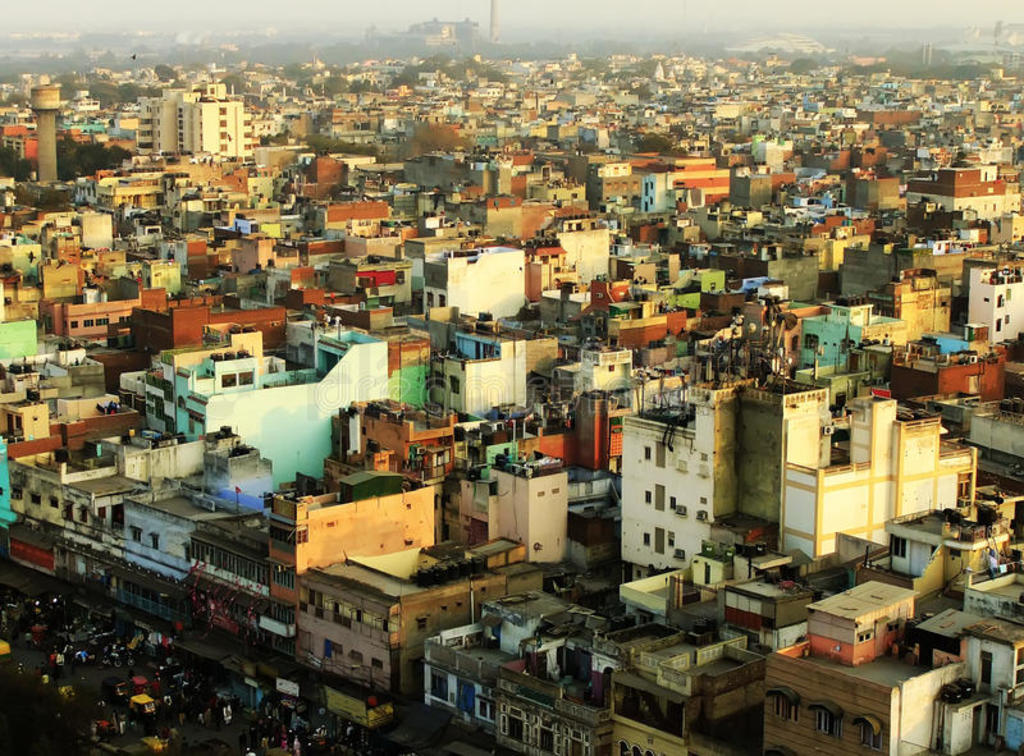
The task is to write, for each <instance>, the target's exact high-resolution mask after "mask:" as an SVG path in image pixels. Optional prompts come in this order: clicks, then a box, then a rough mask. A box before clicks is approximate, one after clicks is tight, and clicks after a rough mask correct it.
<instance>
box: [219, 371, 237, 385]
mask: <svg viewBox="0 0 1024 756" xmlns="http://www.w3.org/2000/svg"><path fill="white" fill-rule="evenodd" d="M220 385H221V386H222V387H223V388H234V387H235V386H237V385H238V376H237V375H235V374H234V373H225V374H224V375H222V376H221V377H220Z"/></svg>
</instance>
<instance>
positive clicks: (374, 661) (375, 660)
mask: <svg viewBox="0 0 1024 756" xmlns="http://www.w3.org/2000/svg"><path fill="white" fill-rule="evenodd" d="M370 666H371V667H373V668H374V669H384V662H382V661H381V660H380V659H378V658H376V657H374V658H373V659H370Z"/></svg>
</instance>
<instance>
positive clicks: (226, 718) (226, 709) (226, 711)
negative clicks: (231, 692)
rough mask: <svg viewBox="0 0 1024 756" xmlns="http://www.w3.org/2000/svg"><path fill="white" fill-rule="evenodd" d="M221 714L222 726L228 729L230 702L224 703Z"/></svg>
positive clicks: (230, 712)
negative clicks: (222, 718)
mask: <svg viewBox="0 0 1024 756" xmlns="http://www.w3.org/2000/svg"><path fill="white" fill-rule="evenodd" d="M221 714H222V715H223V717H224V726H225V727H230V726H231V714H232V711H231V702H230V701H228V702H225V704H224V708H223V709H222V710H221Z"/></svg>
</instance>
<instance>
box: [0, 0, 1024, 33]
mask: <svg viewBox="0 0 1024 756" xmlns="http://www.w3.org/2000/svg"><path fill="white" fill-rule="evenodd" d="M108 7H110V9H111V12H107V8H108ZM299 8H300V11H299V12H295V11H292V10H291V9H287V10H286V11H282V8H281V6H277V5H276V4H275V5H270V4H263V3H251V2H243V1H242V0H221V2H219V3H210V2H200V1H199V0H179V2H178V3H175V4H173V5H170V6H163V7H160V6H157V7H152V6H151V7H147V8H146V10H145V12H143V13H132V12H124V6H123V5H121V6H115V5H114V4H113V3H109V2H103V0H100V2H96V3H92V4H89V5H88V6H86V4H85V3H82V2H81V0H74V1H72V0H39V1H38V2H36V3H31V4H28V3H22V4H16V5H14V6H11V7H9V8H8V9H7V10H6V11H5V13H4V22H5V23H4V30H5V31H6V32H7V33H12V32H14V33H17V32H50V33H55V32H69V33H72V32H76V31H81V32H98V31H110V32H131V31H154V32H160V31H166V32H191V33H204V34H212V33H216V32H217V31H218V30H223V31H228V30H257V29H269V28H273V29H277V30H279V31H281V32H294V31H314V30H319V31H320V32H321V33H325V36H332V37H337V36H358V35H361V34H362V33H364V32H365V30H366V29H367V28H368V27H370V26H376V27H378V28H380V29H386V30H395V29H403V28H405V27H406V26H408V25H409V24H411V23H416V22H419V21H426V20H430V19H432V18H435V17H436V18H439V19H443V20H461V19H464V18H470V19H472V20H474V21H476V22H478V23H479V24H480V26H481V29H483V30H486V28H487V25H488V22H489V17H490V0H435V1H434V2H430V3H420V2H413V1H412V0H385V2H382V3H376V4H373V5H369V6H367V5H364V4H355V5H353V6H349V5H348V4H347V3H342V4H339V3H337V2H329V1H328V0H308V2H306V3H303V4H301V5H300V6H299ZM289 11H290V12H289ZM841 13H842V18H841V20H837V19H836V17H835V16H834V15H832V14H831V13H830V12H823V11H818V10H817V9H814V8H813V7H812V6H809V5H808V4H806V3H802V2H797V1H796V0H776V2H774V3H772V4H765V3H763V2H754V1H753V0H737V1H736V2H733V3H727V4H722V3H720V4H709V3H703V2H697V1H696V0H676V1H675V2H666V1H665V0H636V1H635V2H633V3H631V4H630V5H629V6H628V13H624V12H623V9H622V6H619V5H618V4H617V3H616V4H611V3H601V4H594V3H591V2H583V1H582V0H565V1H564V2H561V3H550V2H546V1H545V0H499V18H500V26H501V30H502V32H503V34H508V35H514V36H515V37H517V38H519V39H522V38H523V35H529V34H530V33H531V31H536V32H537V33H538V34H543V33H545V32H552V31H555V32H558V33H559V34H560V35H562V36H564V34H565V33H566V32H567V31H570V30H573V29H575V30H577V31H578V32H580V33H587V34H594V33H605V34H607V33H609V32H626V31H628V32H629V33H630V34H637V35H640V36H659V37H667V36H671V35H672V34H673V28H672V27H678V33H679V34H680V37H681V39H680V41H683V40H684V39H685V37H686V36H687V34H691V33H694V32H696V33H702V32H707V33H714V34H721V33H727V32H729V31H737V32H740V31H742V32H746V33H751V32H754V31H765V32H768V31H772V32H778V31H785V30H787V29H791V30H794V31H800V32H802V33H810V34H813V33H814V31H815V30H818V31H819V32H820V33H821V34H823V35H836V34H842V33H843V32H844V31H846V30H849V31H854V30H857V29H860V28H863V27H865V26H870V27H876V28H877V29H878V30H879V31H880V32H881V31H892V30H894V29H897V28H898V29H915V28H917V29H924V28H935V27H951V28H956V27H962V28H964V29H967V28H972V27H981V28H982V29H984V28H985V27H991V26H993V25H994V24H995V23H996V22H997V21H1000V20H1001V21H1003V22H1004V23H1007V24H1012V23H1022V24H1024V10H1015V9H1013V8H1009V7H1007V3H1006V2H1005V0H975V2H973V3H971V4H970V5H969V6H965V5H962V4H948V5H944V4H943V3H936V2H934V1H932V2H928V3H926V2H924V0H904V1H903V2H899V3H892V2H884V1H883V0H862V2H860V3H859V4H857V5H856V6H847V7H845V8H843V9H842V12H841Z"/></svg>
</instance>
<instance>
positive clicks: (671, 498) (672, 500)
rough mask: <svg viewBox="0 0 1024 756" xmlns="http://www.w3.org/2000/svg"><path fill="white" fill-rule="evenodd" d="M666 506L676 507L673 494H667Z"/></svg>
mask: <svg viewBox="0 0 1024 756" xmlns="http://www.w3.org/2000/svg"><path fill="white" fill-rule="evenodd" d="M668 508H669V509H675V508H676V497H675V496H669V497H668Z"/></svg>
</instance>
